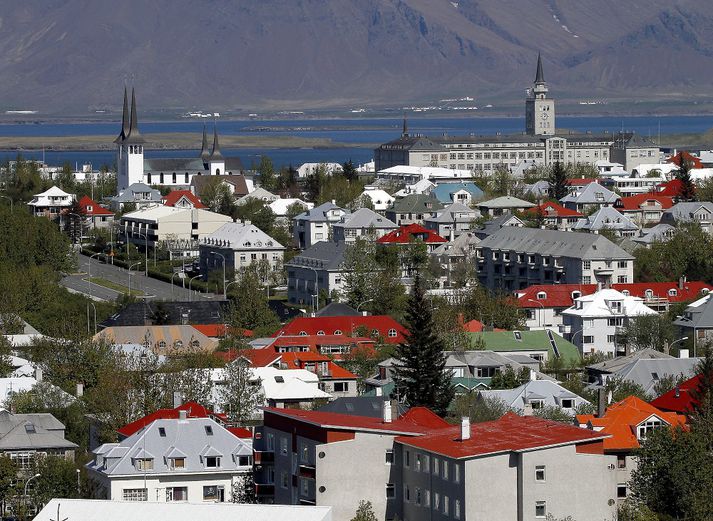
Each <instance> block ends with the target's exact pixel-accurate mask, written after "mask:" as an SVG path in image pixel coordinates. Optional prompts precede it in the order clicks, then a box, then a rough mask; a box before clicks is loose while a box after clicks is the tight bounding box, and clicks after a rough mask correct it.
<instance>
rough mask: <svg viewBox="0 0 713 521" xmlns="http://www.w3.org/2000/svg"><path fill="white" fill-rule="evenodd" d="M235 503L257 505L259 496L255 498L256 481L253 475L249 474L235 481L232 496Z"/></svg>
mask: <svg viewBox="0 0 713 521" xmlns="http://www.w3.org/2000/svg"><path fill="white" fill-rule="evenodd" d="M231 500H232V502H233V503H242V504H249V505H252V504H256V503H257V496H255V479H254V478H253V473H252V472H248V473H247V474H243V475H242V476H239V477H237V478H236V479H235V481H234V482H233V490H232V495H231Z"/></svg>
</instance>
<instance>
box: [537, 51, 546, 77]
mask: <svg viewBox="0 0 713 521" xmlns="http://www.w3.org/2000/svg"><path fill="white" fill-rule="evenodd" d="M538 83H545V73H544V72H543V71H542V55H541V54H540V53H539V52H538V53H537V74H536V75H535V84H538Z"/></svg>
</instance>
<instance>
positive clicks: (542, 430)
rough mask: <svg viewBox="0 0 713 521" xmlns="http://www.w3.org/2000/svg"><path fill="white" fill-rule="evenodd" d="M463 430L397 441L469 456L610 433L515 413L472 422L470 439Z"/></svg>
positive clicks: (581, 440) (594, 438) (579, 440)
mask: <svg viewBox="0 0 713 521" xmlns="http://www.w3.org/2000/svg"><path fill="white" fill-rule="evenodd" d="M460 429H461V428H460V426H457V427H452V428H450V429H447V430H443V431H440V432H436V433H432V434H428V435H426V436H419V437H415V438H411V437H399V438H396V441H398V442H400V443H403V444H404V445H409V446H411V447H416V448H419V449H424V450H427V451H429V452H434V453H437V454H441V455H443V456H447V457H450V458H468V457H473V456H483V455H487V454H497V453H503V452H519V451H525V450H532V449H537V448H545V447H551V446H553V445H572V444H577V443H587V442H592V441H598V440H601V439H603V438H604V437H606V436H607V435H606V434H603V433H598V432H593V431H590V430H588V429H580V428H579V427H575V426H573V425H567V424H564V423H558V422H554V421H550V420H544V419H542V418H538V417H536V416H518V415H517V414H514V413H507V414H505V415H504V416H503V417H502V418H500V419H499V420H495V421H489V422H483V423H476V424H474V425H471V427H470V439H467V440H461V439H460V437H461V432H460Z"/></svg>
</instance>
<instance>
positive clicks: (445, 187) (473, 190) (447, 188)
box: [431, 182, 483, 203]
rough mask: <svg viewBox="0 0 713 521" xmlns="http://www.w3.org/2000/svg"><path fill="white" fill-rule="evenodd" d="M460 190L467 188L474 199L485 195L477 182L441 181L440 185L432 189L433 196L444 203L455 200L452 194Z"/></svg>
mask: <svg viewBox="0 0 713 521" xmlns="http://www.w3.org/2000/svg"><path fill="white" fill-rule="evenodd" d="M459 190H466V191H467V192H470V195H471V196H472V197H473V198H474V199H480V198H481V197H483V191H482V190H481V189H480V188H478V186H477V185H476V184H475V183H471V182H468V183H440V184H439V185H437V186H436V188H434V189H433V190H432V191H431V196H432V197H435V198H436V199H438V200H439V201H441V202H442V203H451V202H453V200H452V199H451V194H453V193H455V192H457V191H459Z"/></svg>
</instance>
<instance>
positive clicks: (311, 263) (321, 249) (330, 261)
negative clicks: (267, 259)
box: [285, 241, 347, 271]
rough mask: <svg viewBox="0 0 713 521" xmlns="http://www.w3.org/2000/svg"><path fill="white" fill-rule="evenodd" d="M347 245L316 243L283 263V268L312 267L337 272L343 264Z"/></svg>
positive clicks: (330, 242)
mask: <svg viewBox="0 0 713 521" xmlns="http://www.w3.org/2000/svg"><path fill="white" fill-rule="evenodd" d="M346 250H347V245H346V243H344V242H332V241H329V242H325V241H322V242H318V243H315V244H313V245H312V246H310V247H309V248H307V249H306V250H305V251H303V252H302V253H300V254H299V255H297V256H296V257H293V258H292V259H291V260H290V261H289V262H286V263H285V267H290V266H293V267H312V268H316V269H325V270H333V271H334V270H339V269H341V266H342V263H343V262H344V253H345V252H346Z"/></svg>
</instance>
